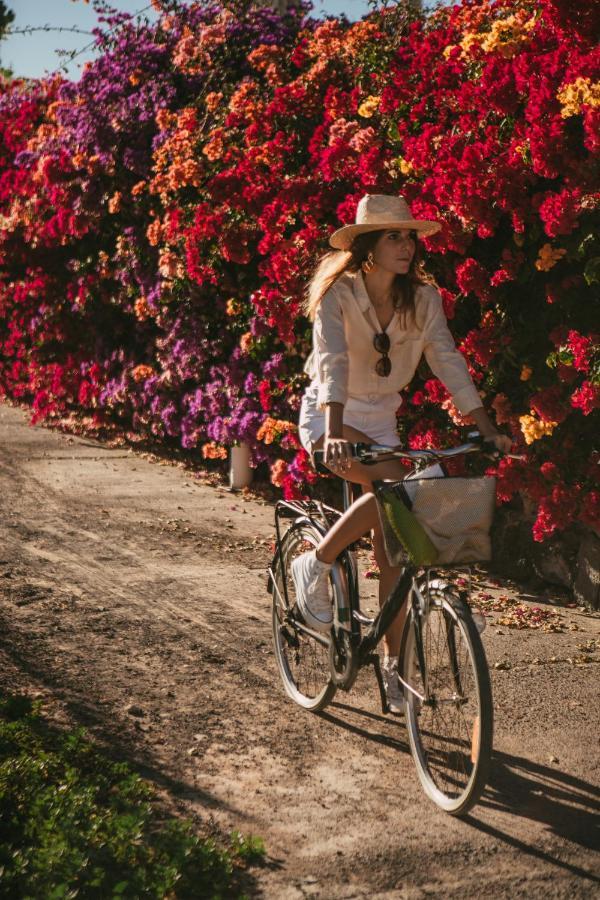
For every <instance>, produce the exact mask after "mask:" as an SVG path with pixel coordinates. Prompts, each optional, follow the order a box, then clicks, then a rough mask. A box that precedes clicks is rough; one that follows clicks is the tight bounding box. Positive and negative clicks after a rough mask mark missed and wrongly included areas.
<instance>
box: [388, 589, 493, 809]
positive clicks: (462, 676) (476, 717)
mask: <svg viewBox="0 0 600 900" xmlns="http://www.w3.org/2000/svg"><path fill="white" fill-rule="evenodd" d="M429 596H430V601H429V608H428V612H427V614H426V621H425V620H424V619H423V618H421V622H422V635H423V640H422V644H423V654H424V660H425V670H426V672H427V678H428V681H429V689H430V698H431V699H430V701H429V703H427V702H426V703H422V702H421V701H420V700H419V698H418V697H416V696H415V694H413V693H412V692H411V691H409V690H408V689H407V688H405V700H406V726H407V731H408V738H409V743H410V749H411V753H412V756H413V760H414V763H415V766H416V769H417V773H418V775H419V779H420V781H421V784H422V786H423V788H424V790H425V793H426V794H427V795H428V797H430V799H431V800H433V801H434V803H436V804H437V806H439V807H440V808H441V809H443V810H444V811H445V812H447V813H449V814H450V815H453V816H464V815H466V814H467V813H468V811H469V810H470V809H471V808H472V807H473V806H474V805H475V803H477V801H478V800H479V798H480V797H481V794H482V793H483V790H484V788H485V786H486V784H487V781H488V778H489V774H490V766H491V756H492V742H493V727H494V725H493V705H492V689H491V683H490V675H489V668H488V665H487V660H486V657H485V651H484V649H483V644H482V642H481V638H480V636H479V632H478V631H477V628H476V626H475V623H474V622H473V619H472V616H471V612H470V610H469V607H468V605H467V604H466V603H465V601H464V600H462V599H461V598H460V597H459V596H458V595H457V594H456V593H454V592H453V591H451V590H449V589H448V588H447V587H444V588H442V589H430V591H429ZM404 635H405V637H404V652H403V664H402V669H403V678H404V680H405V681H406V682H407V683H408V684H410V685H412V686H413V687H415V688H416V689H417V690H418V691H419V692H420V693H421V694H424V685H423V681H422V678H421V672H420V666H419V660H418V647H417V637H416V628H415V624H414V619H413V616H412V615H411V616H409V617H408V618H407V623H406V626H405V632H404Z"/></svg>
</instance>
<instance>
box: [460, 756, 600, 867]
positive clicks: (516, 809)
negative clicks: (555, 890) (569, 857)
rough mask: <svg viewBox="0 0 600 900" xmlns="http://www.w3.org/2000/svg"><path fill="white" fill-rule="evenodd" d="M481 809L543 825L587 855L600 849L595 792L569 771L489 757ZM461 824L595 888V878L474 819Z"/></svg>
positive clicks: (598, 793) (599, 795)
mask: <svg viewBox="0 0 600 900" xmlns="http://www.w3.org/2000/svg"><path fill="white" fill-rule="evenodd" d="M480 807H483V808H484V809H485V808H487V809H491V810H494V811H496V812H499V813H504V814H505V815H507V816H511V817H518V818H520V819H529V820H531V821H532V822H538V823H541V824H543V825H547V826H548V831H549V833H551V834H555V835H556V836H557V837H560V838H563V839H566V840H568V841H571V842H572V843H574V844H578V845H579V846H581V847H584V848H585V849H587V850H591V851H596V852H597V850H598V848H599V847H600V816H599V813H600V789H598V787H596V786H595V785H593V784H591V783H589V782H587V781H583V780H582V779H581V778H576V777H575V776H573V775H570V774H569V773H568V772H561V771H559V770H557V769H556V768H551V767H550V766H545V765H543V764H541V763H536V762H533V761H532V760H529V759H524V758H523V757H521V756H511V755H510V754H508V753H499V752H496V753H494V759H493V762H492V774H491V777H490V781H489V784H488V787H487V790H486V792H485V794H484V796H483V798H482V799H481V801H480ZM465 821H467V822H469V823H470V824H471V825H473V827H475V828H477V829H478V830H480V831H483V832H485V833H486V834H489V835H491V836H492V837H495V838H497V839H498V840H502V841H504V842H505V843H507V844H509V845H510V846H512V847H515V848H516V849H518V850H521V851H522V852H524V853H528V854H529V855H530V856H534V857H535V858H536V859H542V860H544V861H546V862H549V863H552V864H553V865H555V866H558V867H559V868H561V869H564V870H565V871H568V872H571V873H573V874H575V875H579V876H580V877H581V878H586V879H588V880H589V881H593V882H594V883H595V884H600V877H599V876H598V875H597V874H595V873H594V872H593V871H587V870H585V869H583V868H581V867H580V866H575V865H572V864H571V863H569V862H567V861H565V860H562V859H558V858H556V857H555V856H550V855H549V854H548V853H545V852H543V851H542V850H540V849H539V848H538V847H535V846H534V845H533V844H527V843H525V842H524V841H522V840H520V839H518V838H516V837H514V836H513V835H511V834H509V833H507V832H506V831H502V830H501V829H500V828H496V827H494V826H493V825H490V824H489V823H488V822H483V821H481V820H480V819H477V818H475V816H473V815H472V816H469V817H468V818H467V819H465Z"/></svg>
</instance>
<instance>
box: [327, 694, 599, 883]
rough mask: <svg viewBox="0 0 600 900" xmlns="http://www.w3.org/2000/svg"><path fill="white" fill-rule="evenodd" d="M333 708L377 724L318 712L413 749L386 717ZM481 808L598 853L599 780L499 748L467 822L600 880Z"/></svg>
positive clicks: (399, 747)
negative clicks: (391, 730) (493, 820)
mask: <svg viewBox="0 0 600 900" xmlns="http://www.w3.org/2000/svg"><path fill="white" fill-rule="evenodd" d="M331 708H337V709H339V710H343V711H344V713H352V714H353V715H354V716H356V717H360V718H362V719H367V720H369V722H373V723H374V727H375V730H372V729H370V728H367V727H362V726H361V725H358V724H356V723H352V722H348V721H347V720H345V719H342V718H340V717H339V716H336V715H332V714H331V712H321V713H320V714H319V715H320V716H321V718H323V719H325V720H326V721H328V722H331V724H332V725H336V726H338V727H339V728H343V729H344V730H346V731H349V732H351V733H352V734H355V735H358V736H360V737H363V738H367V739H368V740H370V741H372V742H373V743H376V744H380V745H384V746H386V747H390V748H391V749H393V750H398V751H400V752H402V753H408V752H410V748H409V746H408V743H407V741H405V740H399V739H398V738H397V737H393V736H391V735H389V734H384V733H382V732H381V731H380V730H379V729H380V728H381V726H382V725H389V724H391V722H390V719H389V718H388V717H387V716H383V715H378V714H376V713H372V712H369V711H367V710H364V709H358V708H356V707H353V706H350V705H348V704H344V703H332V705H331V707H330V709H331ZM401 721H402V720H401ZM478 810H492V811H494V812H495V813H499V814H502V815H504V816H505V817H506V818H507V819H508V822H509V823H510V821H511V819H514V818H519V819H530V820H531V821H532V822H538V823H540V824H543V825H546V826H548V832H549V833H550V834H555V835H556V836H557V837H560V838H562V839H566V840H568V841H571V842H572V843H574V844H578V845H579V846H581V847H584V848H585V849H587V850H591V851H592V852H594V851H597V850H598V848H599V847H600V815H599V813H600V789H599V788H597V787H596V786H595V785H593V784H591V783H589V782H587V781H583V780H582V779H580V778H576V777H575V776H573V775H570V774H569V773H568V772H561V771H559V770H557V769H556V768H554V767H552V768H551V767H550V766H545V765H542V764H540V763H535V762H533V761H532V760H528V759H524V758H523V757H519V756H511V755H510V754H507V753H501V752H496V753H494V758H493V762H492V774H491V777H490V781H489V784H488V787H487V789H486V791H485V794H484V795H483V797H482V799H481V800H480V802H479V806H477V807H475V810H474V813H472V814H471V815H469V816H467V817H465V818H464V820H463V821H464V822H466V823H467V824H469V825H471V826H472V827H473V828H476V829H477V830H478V831H481V832H484V833H485V834H488V835H489V836H490V837H493V838H495V839H496V840H498V841H503V842H504V843H505V844H507V845H508V846H510V847H513V848H514V849H516V850H519V851H520V852H522V853H525V854H528V855H529V856H532V857H534V858H535V859H538V860H541V861H543V862H546V863H548V864H550V865H553V866H557V867H558V868H560V869H563V870H564V871H566V872H570V873H571V874H573V875H577V876H579V877H580V878H585V879H586V880H588V881H590V882H593V883H594V884H600V877H599V876H598V875H597V874H595V873H594V872H593V871H591V870H590V871H588V870H586V869H584V868H582V867H581V866H577V865H573V864H572V863H569V862H567V861H566V860H563V859H559V858H557V857H556V856H552V855H551V854H549V853H547V852H545V851H543V850H541V849H540V848H539V847H536V846H535V844H533V843H527V842H526V841H523V840H521V839H520V838H518V837H516V836H515V835H513V834H510V832H509V830H503V829H502V828H499V827H497V826H495V825H491V824H490V823H489V822H487V821H483V820H482V819H480V818H477V811H478Z"/></svg>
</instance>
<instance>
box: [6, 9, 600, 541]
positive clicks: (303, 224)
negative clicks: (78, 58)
mask: <svg viewBox="0 0 600 900" xmlns="http://www.w3.org/2000/svg"><path fill="white" fill-rule="evenodd" d="M154 5H155V6H156V7H157V8H158V9H159V11H160V12H161V15H160V18H159V21H158V23H157V24H155V25H150V24H148V23H146V24H140V23H137V24H136V23H135V22H134V21H132V20H131V19H129V18H128V17H127V16H125V15H123V14H118V13H114V12H111V11H110V10H108V9H107V8H106V7H105V6H104V4H100V3H98V4H97V8H98V10H99V13H100V14H101V18H102V19H103V23H102V27H101V28H99V30H98V33H97V40H98V43H99V45H100V49H101V53H100V55H99V57H98V59H97V60H96V61H95V62H93V63H91V64H88V65H87V66H86V68H85V70H84V72H83V74H82V76H81V79H80V80H79V82H77V83H70V82H66V81H63V80H61V79H59V78H54V79H49V80H46V81H42V82H23V81H13V82H10V83H6V84H5V85H4V86H3V89H2V96H1V97H0V311H1V316H0V395H2V394H3V395H5V396H7V397H9V398H11V399H14V400H16V401H19V402H21V403H26V404H29V405H30V406H31V408H32V411H33V421H41V420H45V421H50V422H55V423H62V424H63V425H64V424H69V427H77V428H79V429H81V430H89V431H93V430H94V429H103V428H104V429H106V428H111V427H118V428H120V429H124V430H126V431H128V432H130V433H133V434H135V435H151V436H153V438H154V439H158V440H162V441H164V442H166V443H168V444H171V445H179V446H182V447H184V448H186V449H188V450H192V451H195V452H197V453H198V455H199V456H200V457H204V458H205V459H221V458H224V457H226V454H227V447H228V446H229V445H231V444H232V443H233V442H235V441H241V440H244V441H247V442H248V443H249V444H250V445H251V447H252V452H253V457H254V461H255V463H256V464H257V465H260V464H263V465H265V466H268V467H269V472H270V476H271V480H272V481H273V483H274V484H276V485H277V486H279V487H282V489H283V491H284V493H285V494H286V495H287V496H299V495H301V494H303V493H304V492H305V491H306V489H307V485H308V484H309V483H310V482H312V481H314V479H315V476H314V473H313V472H312V470H311V467H310V465H309V461H308V459H307V457H306V454H305V453H304V451H302V450H301V449H300V448H299V444H298V439H297V429H296V425H295V422H296V419H297V414H298V408H299V403H300V398H301V394H302V390H303V386H304V384H305V377H304V376H303V374H302V365H303V360H304V358H305V356H306V355H307V353H308V351H309V347H310V328H309V326H308V323H307V322H306V320H305V319H304V318H303V317H302V315H301V312H300V309H301V303H302V296H303V291H304V289H305V286H306V282H307V279H308V277H309V276H310V273H311V269H312V266H313V265H314V262H315V259H316V258H317V256H318V254H319V253H320V252H321V251H322V250H323V249H325V247H326V241H327V236H328V234H329V233H330V232H331V230H333V228H334V227H337V226H338V225H339V222H340V221H341V222H343V223H347V222H351V221H353V219H354V214H355V210H356V205H357V202H358V200H359V198H360V197H361V196H362V194H363V193H365V192H367V191H369V192H384V193H385V192H390V193H402V194H403V195H404V196H406V198H407V199H408V201H409V202H410V204H411V206H412V208H413V210H414V212H415V214H416V215H417V216H418V217H426V218H436V219H440V220H441V221H442V223H443V227H442V230H441V232H440V233H438V234H437V235H434V236H433V237H431V238H429V239H426V240H425V247H426V251H427V256H428V267H429V269H430V271H431V272H432V273H433V274H434V275H435V277H436V279H437V281H438V284H439V285H440V288H441V292H442V296H443V299H444V304H445V308H446V313H447V315H448V318H449V319H450V320H451V322H450V324H451V328H452V330H453V332H454V334H455V337H456V339H457V342H458V344H459V346H460V349H461V350H462V352H463V353H464V354H465V356H466V358H467V361H468V363H469V366H470V368H471V372H472V374H473V377H474V379H475V381H476V383H477V386H478V388H479V390H480V392H481V395H482V399H483V402H484V404H485V405H486V407H487V408H488V409H489V410H490V413H491V414H492V416H493V417H494V418H495V420H496V421H497V423H498V425H499V426H500V427H501V428H503V429H506V430H508V431H510V433H511V434H512V435H513V437H514V440H515V442H516V445H517V446H518V447H519V448H520V449H521V450H522V451H523V452H524V453H526V455H527V462H526V463H521V462H515V461H505V462H503V463H501V464H500V466H499V476H500V477H499V496H500V499H501V500H503V501H506V500H509V499H510V498H511V497H513V496H514V495H515V494H517V493H520V494H521V495H522V496H523V497H525V498H526V503H527V504H528V506H529V508H530V509H531V510H532V511H533V513H534V515H535V524H534V536H535V538H536V539H537V540H544V539H545V538H547V537H548V536H550V535H552V534H553V533H554V532H555V531H557V530H559V529H561V528H564V527H565V526H567V525H569V524H571V523H573V522H581V523H584V524H586V525H588V526H590V527H593V528H596V529H599V528H600V493H599V492H598V487H597V474H596V473H597V470H598V454H597V452H596V451H594V437H595V436H596V435H597V434H598V417H599V414H598V407H600V344H599V341H600V337H599V332H600V325H599V322H598V296H599V284H600V237H599V229H598V224H599V216H598V208H599V200H600V194H599V190H598V171H599V163H598V149H599V146H600V85H599V84H598V82H599V75H600V51H599V50H598V45H597V40H596V37H597V35H598V31H599V22H598V18H599V16H598V6H597V4H595V3H593V2H591V0H583V2H582V3H581V4H579V5H578V8H577V14H576V15H575V14H573V12H572V11H569V8H568V7H567V6H566V5H564V4H562V3H560V2H550V0H531V2H526V0H518V2H508V0H499V2H484V0H464V2H463V3H461V4H457V5H455V6H453V7H449V8H444V9H440V10H438V11H436V12H434V13H431V14H429V15H428V16H426V17H417V16H416V15H415V14H414V13H412V12H410V11H408V10H406V9H404V8H403V7H402V6H398V7H391V8H387V9H385V8H383V9H381V10H380V11H374V12H372V13H371V14H370V15H369V16H368V17H366V18H365V19H364V20H362V21H360V22H358V23H354V24H351V23H348V22H347V21H345V20H344V19H335V18H329V19H327V20H325V21H319V20H317V19H315V18H313V17H312V16H311V14H310V11H309V8H308V6H300V7H298V8H295V9H293V10H292V11H291V12H290V13H288V14H286V15H285V16H283V17H280V16H279V15H277V14H275V13H274V12H272V11H271V10H266V9H259V8H253V7H251V6H250V5H246V4H244V3H241V2H238V0H236V2H231V3H227V4H225V5H218V4H211V5H206V4H204V5H199V4H192V5H190V6H186V7H180V6H179V5H178V4H177V3H174V2H164V3H159V2H158V0H157V2H156V3H155V4H154ZM463 424H464V423H463V421H462V420H461V417H460V415H459V414H458V412H457V411H456V410H455V409H454V408H453V406H452V403H451V401H450V399H449V397H448V395H447V393H446V391H445V389H444V388H443V386H442V385H441V384H440V382H439V381H437V380H436V379H434V378H433V377H432V375H431V373H428V372H427V371H425V370H423V371H421V372H420V373H419V377H418V378H417V380H416V381H415V383H414V384H413V385H412V386H411V388H410V390H409V391H406V392H405V396H404V397H403V402H402V405H401V406H400V408H399V430H400V434H401V436H402V438H403V439H404V440H405V441H406V442H407V443H408V444H409V445H410V446H412V447H421V446H427V445H432V446H440V445H443V444H444V443H452V442H454V441H456V440H457V437H458V434H459V431H458V429H459V427H460V426H461V425H463Z"/></svg>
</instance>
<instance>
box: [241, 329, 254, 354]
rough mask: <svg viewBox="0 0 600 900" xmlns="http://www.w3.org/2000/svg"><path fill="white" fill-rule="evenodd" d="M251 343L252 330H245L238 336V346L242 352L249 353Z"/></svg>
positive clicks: (252, 340) (252, 339) (252, 341)
mask: <svg viewBox="0 0 600 900" xmlns="http://www.w3.org/2000/svg"><path fill="white" fill-rule="evenodd" d="M253 343H254V338H253V337H252V332H251V331H246V333H245V334H243V335H242V336H241V338H240V348H241V351H242V353H249V352H250V349H251V348H252V344H253Z"/></svg>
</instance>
